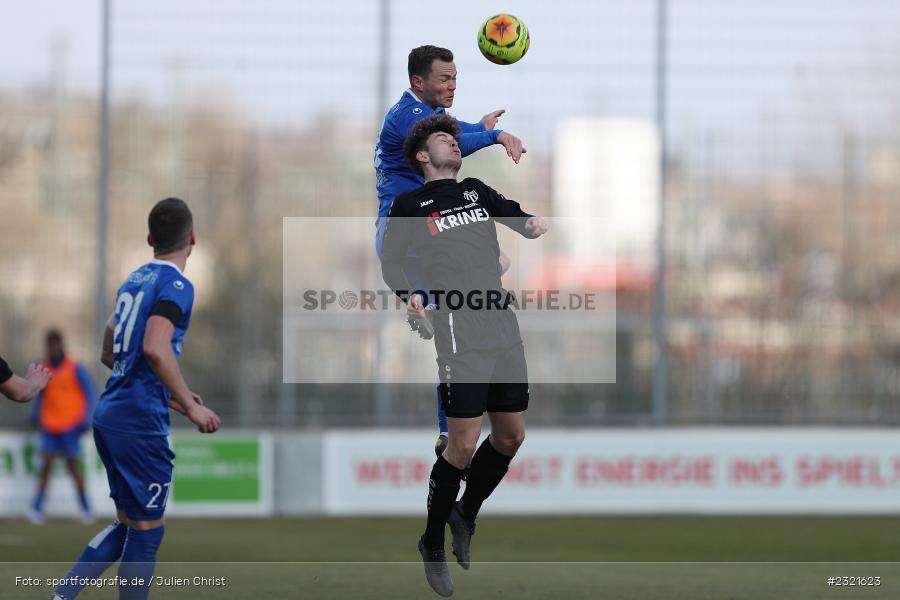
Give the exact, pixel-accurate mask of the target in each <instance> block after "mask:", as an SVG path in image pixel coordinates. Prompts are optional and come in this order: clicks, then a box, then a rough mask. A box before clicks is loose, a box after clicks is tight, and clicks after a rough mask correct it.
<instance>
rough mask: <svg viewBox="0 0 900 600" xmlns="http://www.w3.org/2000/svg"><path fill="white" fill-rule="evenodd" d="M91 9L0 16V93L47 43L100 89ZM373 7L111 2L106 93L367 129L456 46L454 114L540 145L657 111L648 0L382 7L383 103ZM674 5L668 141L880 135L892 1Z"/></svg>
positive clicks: (33, 79)
mask: <svg viewBox="0 0 900 600" xmlns="http://www.w3.org/2000/svg"><path fill="white" fill-rule="evenodd" d="M100 6H101V2H100V1H99V0H90V1H89V0H83V1H79V2H52V1H49V0H32V1H31V2H28V3H19V4H17V5H16V7H15V9H14V10H13V11H9V12H7V16H8V17H10V18H8V19H6V20H5V22H4V23H3V24H2V25H0V27H2V33H3V35H0V52H3V56H6V57H11V56H15V57H16V59H15V60H14V61H11V60H7V61H5V65H4V68H3V69H2V70H0V87H2V88H13V89H15V88H21V87H23V86H35V85H37V86H41V85H46V84H47V82H48V80H49V78H50V73H51V63H52V57H51V47H52V45H53V43H54V40H57V41H63V43H64V45H65V48H66V51H65V55H64V58H63V61H64V64H65V86H66V89H67V91H68V93H70V94H93V93H95V92H96V90H97V88H98V85H99V78H100V75H99V56H100V41H99V40H100ZM378 6H379V2H378V1H376V0H346V1H341V2H298V1H296V0H260V1H257V2H249V1H246V0H244V1H239V0H215V1H212V0H194V1H192V2H184V1H183V0H181V1H179V0H156V1H154V2H152V3H146V2H137V1H134V0H131V1H128V2H123V1H115V0H113V20H112V22H113V45H112V46H113V71H112V80H113V99H114V101H115V100H117V99H118V100H121V99H125V98H134V97H140V98H143V99H145V100H146V101H148V102H151V103H153V104H158V105H160V106H166V105H168V104H171V103H172V102H173V101H175V100H184V99H185V98H187V99H189V100H191V101H194V102H204V101H212V100H213V99H215V98H222V97H227V98H229V99H231V101H232V102H233V103H235V104H236V105H237V106H239V107H240V108H241V109H242V110H243V111H244V112H245V113H246V114H248V115H250V116H251V117H252V118H255V119H258V120H259V121H260V122H261V123H266V124H270V125H275V126H278V127H292V126H303V125H305V124H308V123H309V122H310V120H312V119H314V118H316V116H318V115H319V114H322V113H323V112H328V113H333V114H338V115H340V116H341V117H343V118H347V119H352V120H355V121H364V122H369V123H372V124H374V123H375V122H376V121H377V120H379V115H381V114H383V113H384V111H385V110H386V109H387V108H388V106H389V105H390V104H392V103H393V102H394V101H395V100H396V99H397V98H398V97H399V96H400V94H401V93H402V91H403V89H405V88H406V86H407V78H406V73H405V66H406V54H407V53H408V51H409V49H410V48H412V47H414V46H417V45H420V44H424V43H433V44H436V45H442V46H446V47H449V48H451V49H452V50H454V52H455V54H456V63H457V67H458V69H459V90H458V92H457V103H456V105H455V106H454V108H453V112H454V113H455V114H456V115H457V116H459V117H460V118H463V119H466V120H472V121H474V120H477V119H478V118H480V116H481V115H483V114H484V113H486V112H488V111H490V110H493V109H494V108H506V109H507V111H508V112H507V114H506V115H505V116H504V119H503V120H502V121H501V125H502V126H503V127H504V128H506V129H508V130H510V131H512V132H513V133H516V134H518V135H520V137H522V138H523V139H524V140H525V141H526V144H527V143H528V142H529V141H531V143H533V144H536V145H538V146H540V147H549V146H550V145H551V144H552V143H553V140H554V134H555V132H556V130H557V127H558V125H559V123H560V122H561V120H563V119H565V118H567V117H574V116H599V117H615V118H637V119H652V118H653V116H654V106H655V105H654V90H655V88H654V73H655V70H654V65H655V62H654V43H655V14H656V13H655V10H656V2H655V0H605V1H592V0H584V1H571V2H555V3H548V2H543V1H540V0H520V1H515V0H510V1H507V2H502V3H497V2H493V1H489V2H483V1H477V0H459V1H456V2H452V3H421V2H412V1H410V0H391V1H390V6H391V19H390V32H391V42H390V49H389V64H390V81H389V85H388V88H389V90H390V97H389V98H388V99H387V101H386V102H382V101H380V99H379V98H377V94H376V89H377V86H376V77H377V69H376V58H377V40H378V26H377V23H378ZM495 12H510V13H512V14H515V15H517V16H518V17H520V18H522V19H523V20H524V21H525V22H526V24H527V25H528V27H529V29H530V31H531V35H532V42H531V48H530V50H529V53H528V55H527V56H526V57H525V58H524V59H523V60H522V61H521V62H520V63H518V64H516V65H511V66H497V65H493V64H491V63H489V62H487V61H486V60H484V59H483V58H482V57H481V56H480V54H479V53H478V51H477V47H476V44H475V36H476V33H477V29H478V26H479V25H480V23H481V22H482V21H483V20H484V19H485V18H486V17H488V16H490V15H491V14H494V13H495ZM669 15H670V20H669V29H668V31H669V44H670V45H669V48H670V52H669V54H668V65H669V71H668V73H669V80H668V81H669V84H668V86H667V92H668V93H667V99H668V105H667V106H668V110H667V115H668V122H669V123H670V130H669V136H670V139H671V140H672V143H673V146H675V147H681V148H690V147H693V145H696V143H698V142H697V140H700V142H699V143H701V144H702V143H704V142H703V140H710V139H718V140H719V142H718V144H717V148H718V149H719V152H720V153H722V155H723V159H724V160H733V161H736V162H741V161H744V162H747V163H748V164H756V163H757V162H758V161H760V160H763V159H762V158H761V157H760V156H759V155H760V154H761V153H762V152H765V151H767V150H764V148H765V149H770V148H771V147H773V146H776V147H777V148H776V149H775V150H774V154H775V160H777V155H778V153H779V152H780V153H784V154H786V155H787V154H793V153H799V154H800V155H801V156H802V155H803V154H804V153H806V154H810V155H815V154H816V151H815V148H816V147H817V146H823V145H828V144H831V143H832V142H833V140H834V139H835V136H836V135H837V134H836V128H838V127H850V128H853V129H857V130H859V131H861V132H867V133H869V134H872V135H878V134H879V133H881V132H885V131H887V130H888V129H890V128H893V131H894V132H896V129H897V125H898V124H900V109H898V107H900V81H898V80H900V78H898V77H897V75H898V71H900V68H898V67H900V58H898V57H900V3H898V2H895V1H893V0H859V1H858V2H849V1H846V0H833V1H830V2H825V1H822V0H791V1H790V2H784V1H776V0H757V1H752V2H751V1H749V0H730V1H727V2H723V1H721V0H669ZM894 135H896V133H894ZM831 145H833V144H831ZM832 158H833V157H832ZM787 159H788V157H787V156H785V160H787Z"/></svg>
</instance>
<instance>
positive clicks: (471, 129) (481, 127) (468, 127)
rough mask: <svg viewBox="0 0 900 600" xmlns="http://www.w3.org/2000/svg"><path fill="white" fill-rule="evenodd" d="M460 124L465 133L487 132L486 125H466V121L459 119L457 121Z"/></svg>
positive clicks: (479, 123)
mask: <svg viewBox="0 0 900 600" xmlns="http://www.w3.org/2000/svg"><path fill="white" fill-rule="evenodd" d="M456 122H457V123H459V128H460V129H462V132H463V133H478V132H479V131H485V129H484V123H481V122H478V123H466V122H465V121H461V120H459V119H457V120H456Z"/></svg>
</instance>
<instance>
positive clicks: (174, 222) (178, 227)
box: [147, 198, 194, 254]
mask: <svg viewBox="0 0 900 600" xmlns="http://www.w3.org/2000/svg"><path fill="white" fill-rule="evenodd" d="M147 225H148V226H149V228H150V243H151V244H152V245H153V253H154V254H167V253H169V252H174V251H175V250H181V249H182V248H184V247H185V246H187V245H188V243H189V242H190V237H189V236H190V233H191V230H192V229H193V228H194V217H193V215H191V209H190V208H188V205H187V204H186V203H185V202H184V200H181V199H179V198H166V199H165V200H160V201H159V202H157V203H156V206H154V207H153V210H151V211H150V216H149V217H148V219H147Z"/></svg>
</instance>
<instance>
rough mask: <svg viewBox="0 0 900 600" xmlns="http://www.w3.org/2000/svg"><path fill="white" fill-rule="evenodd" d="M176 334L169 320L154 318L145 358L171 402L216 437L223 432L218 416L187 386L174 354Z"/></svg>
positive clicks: (145, 349)
mask: <svg viewBox="0 0 900 600" xmlns="http://www.w3.org/2000/svg"><path fill="white" fill-rule="evenodd" d="M174 332H175V326H174V325H173V324H172V322H171V321H169V320H168V319H167V318H165V317H162V316H159V315H153V316H151V317H150V319H149V320H148V321H147V329H146V331H145V332H144V347H143V350H144V357H145V358H146V359H147V363H148V364H149V365H150V368H151V369H152V370H153V373H154V374H155V375H156V376H157V377H159V380H160V381H162V383H163V385H165V386H166V388H167V389H168V390H169V393H170V394H171V395H172V398H171V401H172V402H175V403H176V404H178V405H179V406H180V407H181V409H182V411H183V414H184V415H185V416H187V418H188V419H190V421H191V423H193V424H194V425H196V426H197V430H198V431H200V432H201V433H213V432H215V431H216V430H217V429H218V428H219V425H221V421H220V420H219V416H218V415H217V414H216V413H214V412H213V411H211V410H210V409H208V408H207V407H205V406H203V404H202V402H198V401H197V398H199V396H196V394H194V393H193V392H191V390H189V389H188V386H187V384H186V383H185V382H184V377H183V376H182V375H181V368H180V367H179V366H178V360H176V358H175V353H174V352H173V351H172V334H173V333H174ZM170 405H171V404H170ZM176 410H177V409H176ZM182 411H179V412H182Z"/></svg>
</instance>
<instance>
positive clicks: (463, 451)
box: [444, 436, 477, 468]
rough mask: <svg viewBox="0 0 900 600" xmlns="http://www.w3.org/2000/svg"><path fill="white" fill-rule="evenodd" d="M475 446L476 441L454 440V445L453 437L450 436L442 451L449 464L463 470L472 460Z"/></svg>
mask: <svg viewBox="0 0 900 600" xmlns="http://www.w3.org/2000/svg"><path fill="white" fill-rule="evenodd" d="M476 444H477V440H475V441H472V440H456V443H454V440H453V436H450V444H449V445H448V446H447V449H446V450H444V455H445V457H446V458H447V461H448V462H449V463H450V464H452V465H454V466H456V467H458V468H465V466H466V465H467V464H469V461H470V460H472V455H473V454H475V445H476ZM460 465H461V466H460Z"/></svg>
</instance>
